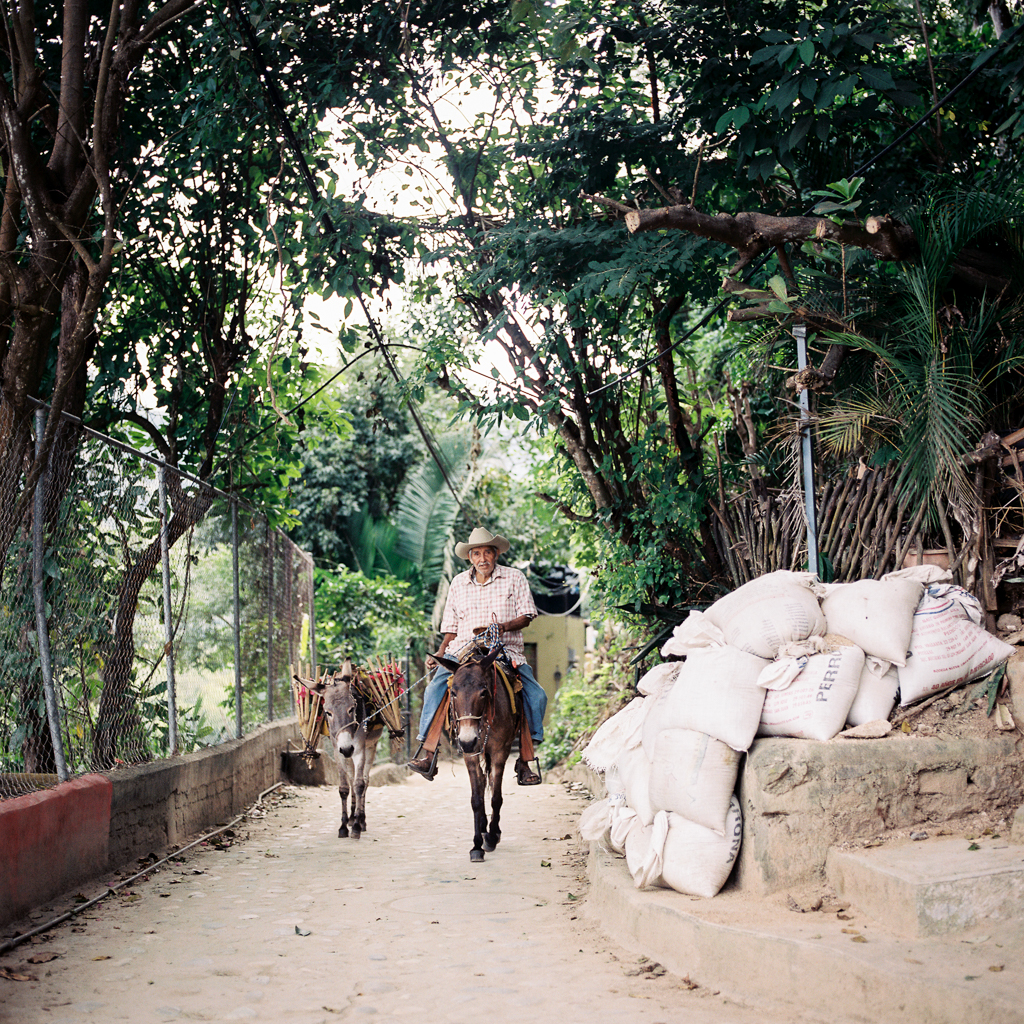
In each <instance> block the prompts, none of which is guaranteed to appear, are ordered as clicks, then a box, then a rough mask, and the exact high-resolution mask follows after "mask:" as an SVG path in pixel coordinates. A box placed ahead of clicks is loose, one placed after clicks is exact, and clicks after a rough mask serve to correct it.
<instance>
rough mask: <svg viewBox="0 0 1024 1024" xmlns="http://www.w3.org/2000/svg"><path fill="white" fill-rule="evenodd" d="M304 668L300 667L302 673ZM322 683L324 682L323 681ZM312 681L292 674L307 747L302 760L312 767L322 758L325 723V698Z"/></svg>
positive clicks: (300, 729) (301, 730)
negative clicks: (314, 762) (319, 748)
mask: <svg viewBox="0 0 1024 1024" xmlns="http://www.w3.org/2000/svg"><path fill="white" fill-rule="evenodd" d="M302 668H303V666H301V665H300V666H299V669H300V671H301V670H302ZM321 681H322V680H321ZM313 685H314V683H313V681H312V680H311V679H307V678H303V677H300V676H299V675H298V674H297V673H295V672H294V671H293V672H292V692H293V694H294V695H295V711H296V714H297V715H298V718H299V732H300V733H301V734H302V738H303V740H305V745H304V747H303V750H302V758H303V760H304V761H305V762H306V764H307V765H309V766H310V767H312V764H313V761H314V760H315V759H316V758H318V757H319V756H320V751H319V750H318V749H317V748H318V747H319V746H320V735H321V732H322V729H323V722H324V701H323V697H322V696H321V695H320V694H319V693H318V692H317V691H316V690H314V689H313Z"/></svg>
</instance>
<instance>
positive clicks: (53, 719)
mask: <svg viewBox="0 0 1024 1024" xmlns="http://www.w3.org/2000/svg"><path fill="white" fill-rule="evenodd" d="M45 430H46V413H45V412H44V411H43V410H42V409H37V410H36V458H37V459H38V458H39V456H40V455H41V454H42V451H43V433H44V431H45ZM49 477H50V474H49V471H48V469H44V470H43V472H42V473H41V474H40V476H39V480H38V481H37V483H36V493H35V495H34V502H35V505H34V508H33V514H32V596H33V599H34V601H35V606H36V641H37V642H38V644H39V668H40V671H41V672H42V674H43V697H44V699H45V702H46V720H47V722H48V724H49V726H50V740H51V742H52V743H53V760H54V764H55V766H56V768H57V778H59V779H60V781H61V782H67V780H68V777H69V776H68V765H67V762H66V761H65V760H64V740H63V737H62V736H61V731H60V708H59V707H58V706H57V691H56V690H55V689H54V685H53V657H52V655H51V652H50V625H49V623H48V621H47V618H46V593H45V590H44V586H43V568H44V566H43V561H44V559H45V556H46V539H45V536H44V531H43V519H44V518H45V516H46V488H47V486H48V484H49Z"/></svg>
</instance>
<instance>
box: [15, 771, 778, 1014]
mask: <svg viewBox="0 0 1024 1024" xmlns="http://www.w3.org/2000/svg"><path fill="white" fill-rule="evenodd" d="M583 806H584V805H583V803H582V801H581V799H580V798H578V797H574V796H573V795H572V794H570V793H569V792H568V791H567V790H566V789H565V788H564V787H563V786H562V785H560V784H557V783H546V784H544V785H542V786H537V787H532V788H519V787H517V786H515V785H514V784H513V785H512V786H510V787H507V793H506V801H505V808H504V811H503V815H502V826H503V836H502V842H501V845H500V846H499V848H498V850H497V851H496V852H494V853H492V854H488V855H487V859H486V861H485V862H484V863H483V864H471V863H470V860H469V848H470V846H471V845H472V835H471V825H470V822H471V818H470V810H469V784H468V780H467V779H466V775H465V770H464V769H463V768H462V766H461V765H458V766H454V767H453V766H446V767H445V768H444V769H443V770H442V771H441V773H440V774H439V776H438V778H437V779H436V780H435V781H434V782H432V783H428V782H426V781H425V780H423V779H420V778H418V777H414V778H411V779H409V780H408V781H406V782H403V783H401V784H399V785H394V786H388V787H383V788H374V789H371V790H370V792H369V796H368V800H367V816H368V820H369V831H368V832H367V833H366V834H365V835H364V836H363V838H362V839H360V840H359V841H354V840H351V839H338V838H337V828H338V819H339V802H338V797H337V793H336V792H334V791H333V790H328V789H284V790H278V791H277V792H275V793H274V794H272V795H271V796H269V797H268V798H267V800H266V803H265V812H263V816H261V817H256V818H252V819H248V820H247V821H245V822H244V823H242V824H239V825H238V826H237V828H236V829H235V833H236V834H235V836H234V837H231V838H229V840H228V842H227V843H226V844H224V845H223V848H219V847H218V844H219V843H220V842H221V841H220V840H217V841H215V842H214V843H211V844H208V845H206V846H202V847H196V848H195V849H194V850H192V851H189V852H188V853H186V854H185V855H184V856H183V858H182V859H181V860H179V861H176V862H170V863H168V864H166V865H164V866H163V867H161V868H158V869H156V870H155V871H153V872H152V873H150V874H149V876H148V877H147V878H146V879H144V880H140V881H139V882H138V883H134V884H133V885H132V886H131V888H130V889H127V890H122V892H121V893H120V894H119V895H117V896H113V897H110V898H109V899H108V900H106V901H104V902H103V903H100V904H98V905H96V906H95V907H93V908H90V909H89V910H88V911H86V912H85V913H84V914H83V915H81V916H79V917H78V918H75V919H74V920H73V921H72V922H68V923H66V924H63V925H61V926H58V927H57V928H56V929H55V930H53V931H52V932H49V933H47V934H46V936H44V937H42V941H37V942H33V943H32V944H26V945H23V946H21V947H19V948H18V949H17V950H15V951H12V952H10V953H8V954H7V955H5V956H4V957H3V958H2V959H0V968H4V969H6V970H5V971H4V970H0V974H7V975H8V977H0V1020H4V1021H11V1022H18V1024H42V1022H46V1024H87V1022H103V1024H107V1022H115V1021H131V1022H132V1024H149V1022H164V1021H188V1020H198V1021H239V1020H241V1021H246V1020H252V1021H264V1020H267V1021H270V1020H273V1021H277V1022H284V1021H287V1022H288V1024H314V1022H329V1024H333V1022H357V1021H374V1022H379V1024H385V1022H388V1024H390V1022H404V1021H408V1022H422V1024H436V1022H439V1021H447V1020H459V1021H470V1020H473V1019H478V1020H491V1021H498V1022H505V1021H522V1022H524V1024H577V1022H579V1024H583V1022H588V1024H589V1022H597V1024H605V1022H608V1024H612V1022H618V1021H622V1022H624V1024H625V1022H629V1024H645V1022H651V1024H653V1022H659V1021H660V1022H666V1024H668V1022H682V1021H685V1022H687V1024H711V1022H714V1024H765V1021H766V1020H768V1019H769V1018H768V1016H767V1015H766V1014H765V1013H764V1012H763V1011H756V1010H754V1009H751V1008H743V1007H738V1006H736V1005H735V1004H731V1003H729V1002H727V1001H726V1000H724V999H723V998H721V997H719V996H717V995H715V994H714V993H711V992H708V991H705V990H704V989H703V988H701V987H697V988H690V987H689V986H688V985H687V983H686V982H685V981H684V979H681V978H679V977H677V976H675V975H672V974H668V973H662V969H661V968H659V967H658V966H657V965H652V964H650V963H647V962H644V960H643V958H642V957H639V956H638V955H636V954H634V953H629V952H626V951H625V950H623V949H621V948H619V947H617V946H616V945H615V944H614V943H610V942H609V941H608V939H607V938H606V937H605V936H603V935H602V934H601V933H600V932H599V931H598V930H596V929H595V928H594V927H593V926H592V925H591V924H589V923H588V922H587V921H586V920H585V919H584V916H583V914H582V913H581V907H582V905H583V903H584V902H585V899H586V879H585V874H584V872H585V847H584V846H583V844H582V843H581V842H580V841H579V839H578V837H577V836H576V833H575V823H576V820H577V818H578V817H579V813H580V811H581V809H582V807H583ZM113 881H114V878H107V879H103V880H102V881H101V883H98V884H97V885H95V886H94V887H92V888H91V889H87V890H85V891H84V895H86V896H88V897H92V896H94V895H96V894H97V893H99V892H101V891H103V888H104V885H106V884H113ZM70 905H71V900H70V899H68V900H65V901H64V902H63V903H61V902H59V901H58V902H57V903H55V904H53V905H52V906H51V907H50V908H43V909H42V910H41V911H40V912H39V913H38V914H37V915H35V920H36V921H38V922H42V921H44V920H46V919H48V918H49V917H51V916H53V912H58V913H59V912H60V911H62V910H64V909H66V908H67V907H68V906H70ZM6 934H10V929H8V930H7V932H6ZM10 975H13V976H14V978H15V979H16V978H19V977H20V978H25V979H32V980H13V979H12V978H11V977H10Z"/></svg>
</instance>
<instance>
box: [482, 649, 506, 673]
mask: <svg viewBox="0 0 1024 1024" xmlns="http://www.w3.org/2000/svg"><path fill="white" fill-rule="evenodd" d="M500 653H501V652H500V651H499V650H498V648H497V647H494V648H492V649H491V650H489V651H488V652H487V657H485V658H484V660H483V661H481V662H480V664H481V665H483V667H484V668H490V667H491V666H492V665H493V664H494V661H495V659H496V658H497V657H498V655H499V654H500Z"/></svg>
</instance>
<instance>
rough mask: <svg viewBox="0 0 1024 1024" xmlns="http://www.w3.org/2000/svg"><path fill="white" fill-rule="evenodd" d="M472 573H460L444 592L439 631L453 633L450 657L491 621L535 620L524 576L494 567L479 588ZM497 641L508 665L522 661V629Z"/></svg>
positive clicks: (534, 609)
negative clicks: (523, 617) (478, 628)
mask: <svg viewBox="0 0 1024 1024" xmlns="http://www.w3.org/2000/svg"><path fill="white" fill-rule="evenodd" d="M475 574H476V570H475V569H467V570H466V571H465V572H460V573H459V575H458V576H456V577H455V579H453V580H452V585H451V587H450V588H449V589H448V601H447V603H446V604H445V606H444V616H443V617H442V619H441V632H442V633H454V634H455V639H454V640H453V641H452V642H451V644H449V647H450V649H451V653H452V654H457V653H458V651H459V649H460V648H461V647H463V646H465V645H466V644H468V643H469V642H470V641H471V640H472V639H473V630H474V629H476V628H477V627H479V626H489V625H490V624H491V623H492V622H508V621H510V620H511V619H516V618H518V617H519V616H520V615H529V616H530V618H532V619H535V618H536V617H537V606H536V605H535V604H534V603H533V594H531V593H530V585H529V583H527V582H526V577H525V576H524V575H523V574H522V573H521V572H520V571H519V570H518V569H512V568H510V567H509V566H507V565H495V567H494V571H493V572H492V573H491V575H490V578H489V579H488V581H487V582H486V583H485V584H483V586H481V585H480V584H479V583H477V582H476V579H475ZM501 641H502V643H503V644H504V645H505V650H506V651H508V653H509V656H510V657H511V659H512V664H514V665H521V664H522V663H523V662H524V661H526V655H525V652H524V648H523V633H522V630H518V629H517V630H515V631H514V632H511V633H502V634H501Z"/></svg>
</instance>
